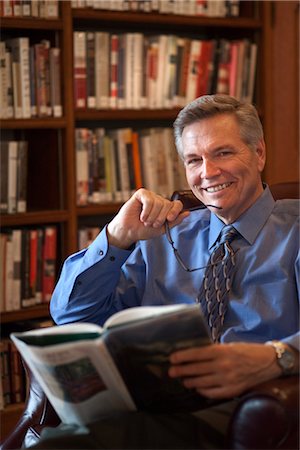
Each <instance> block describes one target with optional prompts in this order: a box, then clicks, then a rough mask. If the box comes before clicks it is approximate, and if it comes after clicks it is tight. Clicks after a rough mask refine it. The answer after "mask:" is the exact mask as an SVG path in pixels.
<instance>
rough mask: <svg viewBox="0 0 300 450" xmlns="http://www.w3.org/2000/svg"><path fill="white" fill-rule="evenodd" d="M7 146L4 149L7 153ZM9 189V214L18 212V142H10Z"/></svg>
mask: <svg viewBox="0 0 300 450" xmlns="http://www.w3.org/2000/svg"><path fill="white" fill-rule="evenodd" d="M6 148H7V147H6V146H5V147H4V148H3V149H2V150H3V151H6ZM7 149H8V178H7V180H8V188H7V199H8V200H7V212H8V213H9V214H14V213H16V212H17V178H18V175H17V174H18V142H17V141H9V142H8V148H7Z"/></svg>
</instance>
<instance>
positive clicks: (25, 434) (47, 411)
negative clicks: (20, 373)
mask: <svg viewBox="0 0 300 450" xmlns="http://www.w3.org/2000/svg"><path fill="white" fill-rule="evenodd" d="M23 364H24V363H23ZM24 367H25V371H26V375H27V383H28V387H29V388H28V395H27V399H26V403H25V406H24V411H23V413H22V416H21V417H20V419H19V421H18V422H17V424H16V426H15V428H14V430H13V431H12V432H11V434H10V435H9V436H8V437H7V438H6V439H5V441H4V442H3V443H2V445H1V450H8V449H16V448H21V447H23V446H24V445H25V447H26V448H27V447H30V446H32V445H34V444H36V443H37V442H38V440H39V437H40V432H41V430H42V428H43V427H46V426H49V427H55V426H57V425H58V424H59V423H60V419H59V417H58V416H57V414H56V412H55V411H54V409H53V407H52V405H51V404H50V403H49V400H48V399H47V397H46V395H45V393H44V391H43V390H42V388H41V385H40V384H39V382H38V380H37V379H36V377H35V376H34V374H33V373H32V372H31V370H30V369H29V368H28V367H27V366H26V364H24Z"/></svg>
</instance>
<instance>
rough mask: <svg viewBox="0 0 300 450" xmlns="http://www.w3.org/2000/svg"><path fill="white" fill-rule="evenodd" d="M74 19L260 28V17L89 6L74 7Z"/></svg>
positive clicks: (183, 25)
mask: <svg viewBox="0 0 300 450" xmlns="http://www.w3.org/2000/svg"><path fill="white" fill-rule="evenodd" d="M72 16H73V19H81V20H89V21H93V20H95V21H97V22H100V23H109V24H110V23H112V22H116V23H119V22H121V23H126V22H127V23H137V24H155V25H173V26H180V27H183V28H184V27H191V26H205V27H228V28H248V29H259V28H261V27H262V22H261V20H260V19H254V18H247V17H197V16H184V15H177V14H158V13H143V12H136V11H130V12H127V11H105V10H96V9H88V8H74V9H72Z"/></svg>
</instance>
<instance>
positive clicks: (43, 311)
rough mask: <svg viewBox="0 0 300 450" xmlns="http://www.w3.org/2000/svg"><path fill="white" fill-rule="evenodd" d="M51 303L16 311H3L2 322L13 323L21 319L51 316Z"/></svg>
mask: <svg viewBox="0 0 300 450" xmlns="http://www.w3.org/2000/svg"><path fill="white" fill-rule="evenodd" d="M49 316H50V313H49V303H43V304H41V305H35V306H30V307H28V308H24V309H19V310H16V311H3V312H1V323H2V324H3V323H11V322H17V321H20V320H29V319H39V318H42V317H49Z"/></svg>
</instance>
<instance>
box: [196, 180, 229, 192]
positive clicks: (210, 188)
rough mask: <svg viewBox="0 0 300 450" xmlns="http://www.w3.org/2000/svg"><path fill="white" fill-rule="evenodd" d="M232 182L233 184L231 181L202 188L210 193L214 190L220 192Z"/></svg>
mask: <svg viewBox="0 0 300 450" xmlns="http://www.w3.org/2000/svg"><path fill="white" fill-rule="evenodd" d="M231 184H232V183H231V182H229V183H223V184H218V185H216V186H210V187H207V188H202V189H203V190H204V191H206V192H208V193H214V192H219V191H222V190H223V189H226V188H227V187H229V186H230V185H231Z"/></svg>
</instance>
